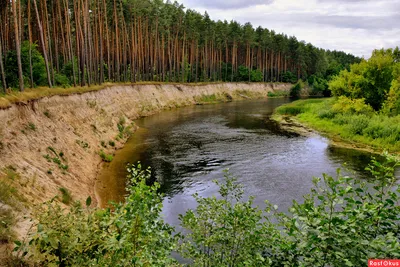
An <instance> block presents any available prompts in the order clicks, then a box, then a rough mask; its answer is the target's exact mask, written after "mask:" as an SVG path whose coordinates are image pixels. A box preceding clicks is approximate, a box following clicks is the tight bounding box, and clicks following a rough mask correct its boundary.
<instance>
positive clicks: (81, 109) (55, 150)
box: [0, 83, 291, 232]
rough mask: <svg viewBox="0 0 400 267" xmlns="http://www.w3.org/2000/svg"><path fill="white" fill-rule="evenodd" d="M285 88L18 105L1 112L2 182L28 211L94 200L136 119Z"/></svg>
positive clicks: (161, 89)
mask: <svg viewBox="0 0 400 267" xmlns="http://www.w3.org/2000/svg"><path fill="white" fill-rule="evenodd" d="M290 88H291V85H290V84H259V83H255V84H244V83H225V84H203V85H186V84H183V85H174V84H155V85H150V84H148V85H124V86H122V85H116V86H108V87H105V88H104V89H102V90H97V91H92V92H86V93H78V94H70V95H56V96H51V97H43V98H40V99H37V100H29V101H22V102H21V101H19V102H16V103H15V104H12V105H11V106H9V107H7V108H5V109H0V173H1V174H0V176H1V177H0V178H1V179H0V182H1V183H2V184H7V185H10V187H11V188H13V192H16V194H18V195H22V196H23V198H24V200H23V201H24V203H25V204H26V205H25V206H27V207H30V206H32V205H33V204H37V203H41V202H44V201H47V200H49V199H51V198H53V197H54V196H56V195H58V196H59V199H60V201H63V202H66V203H72V201H75V200H80V201H84V200H85V199H86V198H87V197H88V196H92V198H93V199H94V200H95V199H96V194H95V190H94V185H95V181H96V177H97V173H98V170H99V169H100V167H101V164H102V162H103V161H109V160H112V155H113V154H114V153H115V151H116V150H117V149H119V148H121V147H123V146H124V143H125V142H126V140H127V139H128V138H129V137H130V135H131V134H132V133H133V132H134V131H135V130H136V129H137V127H136V125H135V124H134V123H133V121H134V120H135V119H137V118H139V117H143V116H149V115H152V114H155V113H157V112H160V111H162V110H165V109H171V108H177V107H182V106H188V105H196V104H207V103H209V102H215V101H232V100H240V99H248V98H252V99H255V98H264V97H267V96H268V93H270V92H279V91H288V90H290ZM0 197H1V196H0ZM0 201H1V199H0ZM93 202H94V205H95V204H97V202H96V201H93ZM23 213H24V212H23ZM17 228H19V229H22V228H24V227H23V226H17ZM22 232H23V231H22Z"/></svg>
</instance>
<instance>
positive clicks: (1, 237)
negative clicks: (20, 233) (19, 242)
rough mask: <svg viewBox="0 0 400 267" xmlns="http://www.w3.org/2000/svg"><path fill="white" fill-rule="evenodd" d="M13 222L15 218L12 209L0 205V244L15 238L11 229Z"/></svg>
mask: <svg viewBox="0 0 400 267" xmlns="http://www.w3.org/2000/svg"><path fill="white" fill-rule="evenodd" d="M15 223H16V219H15V215H14V214H13V212H12V210H11V209H10V208H3V207H0V244H2V243H9V242H11V241H12V240H13V239H14V238H15V233H14V231H13V226H14V225H15Z"/></svg>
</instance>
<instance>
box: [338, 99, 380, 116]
mask: <svg viewBox="0 0 400 267" xmlns="http://www.w3.org/2000/svg"><path fill="white" fill-rule="evenodd" d="M332 111H333V112H334V113H344V114H365V115H372V114H373V112H374V110H373V108H372V107H371V106H370V105H368V104H365V100H364V99H363V98H361V99H350V98H348V97H346V96H341V97H339V98H338V100H337V101H336V102H335V104H334V105H333V106H332Z"/></svg>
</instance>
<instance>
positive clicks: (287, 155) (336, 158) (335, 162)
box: [96, 98, 371, 226]
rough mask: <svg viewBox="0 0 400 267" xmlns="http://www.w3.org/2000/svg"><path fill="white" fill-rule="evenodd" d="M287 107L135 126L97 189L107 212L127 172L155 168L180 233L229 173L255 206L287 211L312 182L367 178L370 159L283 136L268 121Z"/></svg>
mask: <svg viewBox="0 0 400 267" xmlns="http://www.w3.org/2000/svg"><path fill="white" fill-rule="evenodd" d="M287 102H289V100H288V99H282V98H280V99H267V100H256V101H253V100H246V101H239V102H231V103H224V104H216V105H205V106H192V107H186V108H180V109H176V110H171V111H165V112H162V113H159V114H157V115H154V116H150V117H147V118H143V119H140V120H138V121H136V123H137V125H138V126H139V127H140V130H139V131H138V132H136V133H135V134H134V135H133V137H132V138H131V139H130V140H129V142H128V143H127V144H126V146H125V147H124V148H123V149H121V150H119V151H118V152H117V154H116V156H115V158H114V160H113V162H112V163H110V164H108V165H106V166H105V167H104V168H103V170H102V172H101V174H100V177H99V182H98V183H97V185H96V187H97V193H98V196H99V197H100V199H101V201H102V204H103V205H104V203H107V202H108V201H109V200H114V201H121V200H123V195H124V194H125V177H126V170H125V167H126V164H127V163H136V162H137V161H141V162H142V164H143V165H144V166H151V167H152V170H153V179H154V180H157V181H158V182H159V183H160V184H161V185H162V188H161V190H162V192H163V193H164V194H165V199H164V210H163V214H164V218H165V220H166V222H168V223H170V224H172V225H174V226H177V225H179V220H178V215H179V214H182V213H184V212H185V211H186V210H187V209H191V208H195V207H196V202H195V200H194V198H193V197H192V195H193V194H194V193H196V192H197V193H199V195H200V196H204V197H207V196H212V195H214V194H217V191H218V188H217V187H216V186H215V185H214V183H213V182H212V181H213V180H214V179H218V180H222V179H223V170H225V169H227V168H229V170H230V172H231V173H232V174H234V175H235V176H236V177H237V178H238V181H239V183H241V184H242V185H243V187H244V188H243V189H244V192H245V196H246V197H247V196H250V195H253V196H255V197H256V198H255V204H257V205H260V206H263V203H264V201H265V200H269V201H270V202H272V203H273V204H276V205H278V206H279V209H280V210H281V211H286V210H287V209H288V207H289V206H290V205H291V203H292V200H294V199H295V200H298V201H301V200H302V196H303V195H304V194H307V193H309V191H310V188H311V186H312V177H313V176H319V177H320V176H321V174H322V173H327V174H330V175H335V174H336V170H337V168H340V167H342V165H343V164H344V163H346V166H345V168H346V169H347V172H351V173H354V174H355V175H356V176H357V175H359V174H360V173H362V172H364V168H365V167H366V164H368V162H369V161H370V157H371V155H370V154H367V153H364V152H358V151H355V150H350V149H343V148H336V147H332V146H330V145H329V142H328V141H327V140H326V139H325V138H323V137H321V136H313V137H301V136H296V135H292V134H288V133H286V132H283V131H281V130H279V129H278V128H277V126H276V124H274V123H273V122H271V121H270V120H268V118H269V117H270V115H271V114H272V112H273V110H274V109H275V108H276V107H278V106H280V105H282V104H284V103H287Z"/></svg>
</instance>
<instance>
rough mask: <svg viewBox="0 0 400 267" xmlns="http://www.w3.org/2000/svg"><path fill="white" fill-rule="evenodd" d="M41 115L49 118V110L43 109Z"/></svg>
mask: <svg viewBox="0 0 400 267" xmlns="http://www.w3.org/2000/svg"><path fill="white" fill-rule="evenodd" d="M43 115H45V116H46V117H47V118H49V119H50V111H48V110H45V111H44V112H43Z"/></svg>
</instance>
